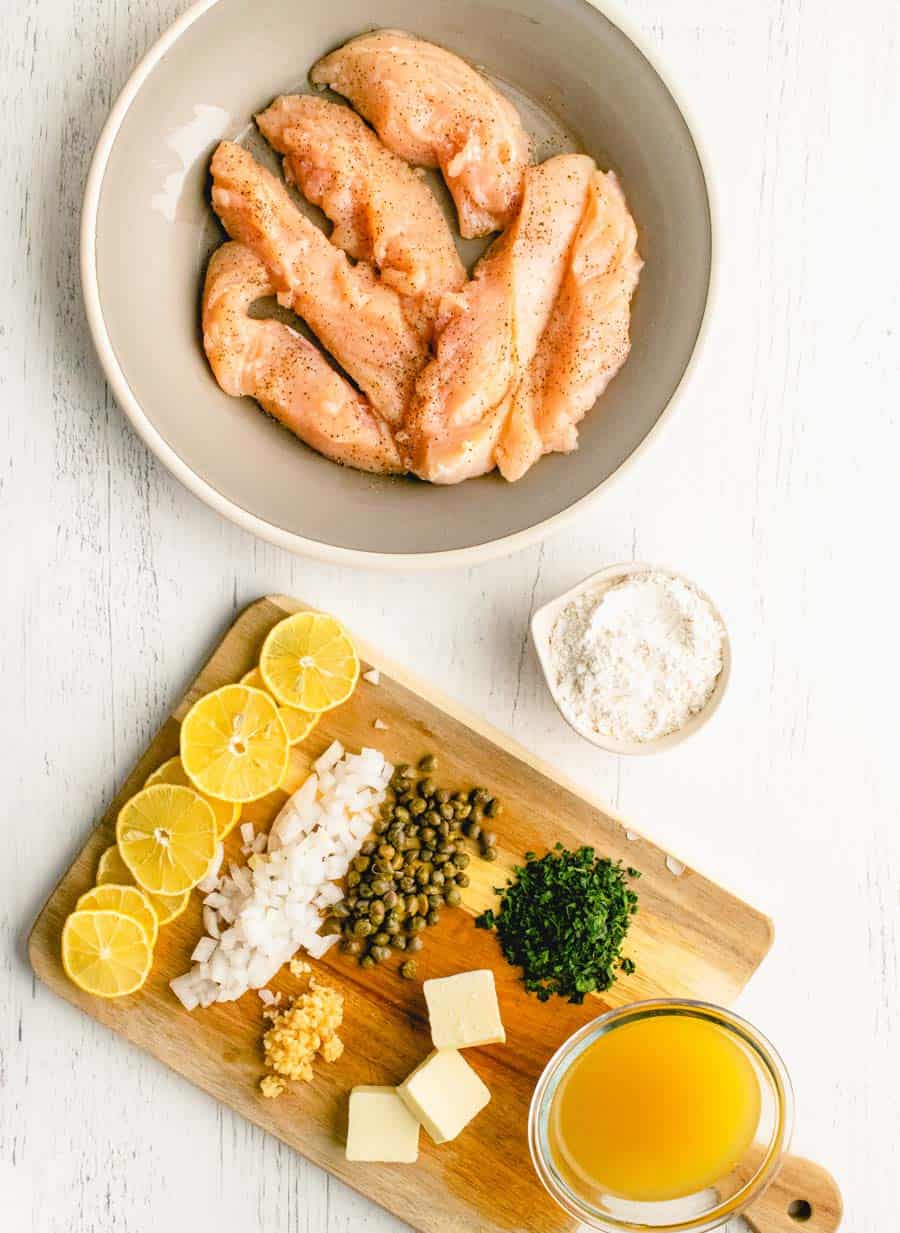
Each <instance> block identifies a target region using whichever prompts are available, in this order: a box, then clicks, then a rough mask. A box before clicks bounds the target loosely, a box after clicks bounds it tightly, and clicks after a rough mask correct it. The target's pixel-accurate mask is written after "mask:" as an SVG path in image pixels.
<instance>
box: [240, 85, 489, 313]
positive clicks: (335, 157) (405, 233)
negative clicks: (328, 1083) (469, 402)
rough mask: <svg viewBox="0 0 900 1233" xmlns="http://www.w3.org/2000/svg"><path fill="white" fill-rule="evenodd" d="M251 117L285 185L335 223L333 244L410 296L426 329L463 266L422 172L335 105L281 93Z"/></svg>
mask: <svg viewBox="0 0 900 1233" xmlns="http://www.w3.org/2000/svg"><path fill="white" fill-rule="evenodd" d="M256 122H257V124H258V125H259V127H260V131H261V132H262V134H263V136H264V137H265V138H266V140H267V141H268V142H270V144H271V145H272V146H274V148H275V149H276V150H277V151H278V152H279V154H283V155H284V171H285V177H286V178H287V180H288V183H292V184H296V185H297V187H298V188H299V189H300V191H301V192H302V193H303V195H304V196H305V197H307V198H308V199H309V200H310V201H311V202H313V204H314V205H317V206H319V207H320V208H321V209H322V210H323V212H324V213H325V214H326V216H327V217H328V218H329V219H330V220H331V221H332V223H333V224H334V230H333V231H332V233H331V242H332V244H336V245H337V246H338V247H339V248H342V249H343V250H344V252H345V253H347V254H349V256H351V257H353V258H354V259H355V260H357V261H369V262H371V263H372V264H374V265H376V266H377V267H378V269H379V271H380V273H381V281H382V282H383V283H385V284H387V286H389V287H393V289H394V290H395V291H397V292H398V293H399V294H400V295H401V296H403V297H404V299H405V300H408V301H409V310H410V314H411V315H412V316H413V317H414V318H415V316H416V314H422V315H423V316H424V319H425V322H426V326H425V329H426V330H427V332H429V333H430V331H431V329H432V327H433V322H434V317H435V314H436V312H437V307H438V302H439V300H440V298H441V296H442V295H443V294H444V293H445V292H447V291H459V289H460V288H461V287H462V286H463V284H464V283H465V281H466V271H465V267H464V266H463V264H462V262H461V261H460V259H459V254H458V253H457V251H456V245H455V244H454V242H453V236H452V235H451V234H450V228H449V227H448V226H447V221H446V219H445V218H444V215H443V212H442V211H441V208H440V206H439V205H438V202H437V199H436V198H435V196H434V193H432V191H431V189H430V188H429V187H428V185H427V184H426V183H425V181H424V180H423V179H422V178H421V175H418V174H417V173H416V172H415V171H414V170H413V169H412V168H411V167H410V166H409V164H408V163H405V162H404V161H403V159H402V158H398V157H397V155H396V154H392V153H391V152H390V150H388V149H387V147H386V146H385V145H384V144H383V143H382V142H381V141H379V139H378V137H377V136H376V135H375V133H373V132H372V130H371V129H370V128H369V127H368V125H367V124H366V123H365V122H364V121H363V120H361V119H360V118H359V116H358V115H357V114H356V113H355V112H354V111H351V110H350V108H349V107H344V106H342V105H341V104H339V103H330V102H328V101H327V100H326V99H323V98H316V97H314V96H313V95H309V94H305V95H299V94H290V95H285V96H284V97H282V98H279V99H276V100H275V102H274V103H273V104H272V106H271V107H269V108H267V110H266V111H264V112H262V114H261V115H258V116H257V117H256Z"/></svg>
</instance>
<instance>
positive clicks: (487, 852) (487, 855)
mask: <svg viewBox="0 0 900 1233" xmlns="http://www.w3.org/2000/svg"><path fill="white" fill-rule="evenodd" d="M481 859H482V860H483V861H495V860H496V859H497V849H496V848H485V849H484V851H483V852H482V854H481Z"/></svg>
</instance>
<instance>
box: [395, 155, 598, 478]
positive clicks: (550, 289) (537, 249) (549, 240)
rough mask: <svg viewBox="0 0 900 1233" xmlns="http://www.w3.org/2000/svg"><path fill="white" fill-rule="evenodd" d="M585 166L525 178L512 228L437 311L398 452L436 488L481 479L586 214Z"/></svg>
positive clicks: (590, 167) (576, 159)
mask: <svg viewBox="0 0 900 1233" xmlns="http://www.w3.org/2000/svg"><path fill="white" fill-rule="evenodd" d="M593 172H594V164H593V162H592V160H591V159H590V158H588V157H586V156H585V155H580V154H564V155H560V156H558V157H557V158H552V159H549V160H548V161H547V162H546V163H542V164H541V165H540V166H539V167H529V168H528V170H527V172H526V176H525V190H524V194H523V198H522V208H521V211H520V212H519V215H518V217H517V218H516V220H515V222H513V223H512V224H511V225H510V227H509V228H508V229H507V230H506V231H505V232H504V234H503V235H502V236H501V237H500V238H499V239H498V240H497V241H496V242H495V243H494V244H493V245H492V247H491V248H490V250H489V251H488V252H487V253H486V254H485V256H484V257H483V258H482V259H481V261H480V262H479V263H478V265H477V266H476V268H475V273H474V275H473V278H472V280H471V282H469V283H468V284H467V285H466V287H465V288H464V290H463V291H462V292H461V293H460V294H458V295H448V296H446V297H445V300H444V302H443V304H442V306H441V312H440V314H439V317H438V327H437V335H436V352H437V354H436V356H435V358H434V360H432V362H431V363H430V364H429V365H428V366H427V367H426V368H425V370H424V371H423V373H422V375H421V377H420V378H419V380H418V382H417V383H416V392H415V397H414V398H413V401H412V404H411V406H410V409H409V413H408V415H407V417H406V421H405V424H404V427H403V429H402V430H401V432H400V433H398V440H399V441H400V443H401V447H402V448H403V450H404V452H405V453H406V454H407V457H408V461H409V464H410V467H411V469H412V470H414V471H415V472H416V474H418V475H419V476H421V477H422V478H423V479H427V480H431V481H432V482H433V483H438V484H455V483H458V482H459V481H460V480H464V479H468V478H470V477H471V476H473V475H483V474H484V473H485V472H486V471H490V470H491V469H492V467H493V466H494V465H495V457H494V451H495V447H496V445H497V441H498V438H499V436H500V433H501V431H502V429H503V427H504V424H505V422H506V419H507V416H508V414H509V409H510V400H511V398H512V395H513V394H514V392H515V390H516V388H517V386H518V384H519V381H520V379H521V377H522V375H523V374H524V372H525V370H526V369H527V367H528V365H529V364H530V363H531V360H532V358H533V356H534V353H535V350H536V348H537V346H538V342H539V340H540V338H541V335H542V333H543V331H544V328H545V326H546V325H547V321H548V319H549V317H550V313H551V310H552V308H553V305H554V302H555V300H556V298H557V294H558V292H559V288H560V285H561V283H562V280H563V276H564V274H565V271H566V265H567V261H568V257H569V250H570V249H571V247H572V242H573V240H574V237H575V234H576V232H577V230H578V226H579V223H580V222H581V219H582V215H583V214H584V209H585V202H586V197H587V191H588V186H589V184H590V181H591V176H592V174H593Z"/></svg>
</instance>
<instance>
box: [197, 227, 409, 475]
mask: <svg viewBox="0 0 900 1233" xmlns="http://www.w3.org/2000/svg"><path fill="white" fill-rule="evenodd" d="M273 290H274V283H273V280H272V277H271V275H270V274H269V271H268V270H267V269H266V267H265V266H264V265H263V263H262V262H261V261H260V260H259V258H258V257H256V256H254V254H253V253H252V252H251V251H250V250H249V249H248V248H245V247H244V245H243V244H235V243H231V244H223V245H222V247H221V248H220V249H218V251H217V252H215V253H214V254H213V257H212V260H211V261H210V263H209V269H208V270H207V273H206V284H205V286H204V289H203V346H204V348H205V350H206V354H207V357H208V359H209V362H210V365H211V366H212V370H213V372H214V374H215V377H216V380H217V381H218V383H219V385H220V386H221V387H222V389H223V390H224V391H225V393H226V394H231V395H233V396H234V397H239V396H241V395H248V396H249V397H250V398H255V399H256V400H257V402H258V403H260V405H261V406H262V407H263V409H264V410H266V411H268V413H269V414H270V415H272V416H274V417H275V419H277V420H279V421H280V422H281V423H282V424H284V425H285V427H286V428H289V429H290V430H291V432H293V433H295V434H296V435H297V436H298V437H299V438H300V439H301V441H305V442H306V444H307V445H310V446H312V448H313V449H314V450H318V452H319V453H320V454H324V455H325V457H326V458H330V459H332V460H333V461H334V462H341V463H346V464H347V465H348V466H351V467H357V468H358V469H359V470H362V471H377V472H397V471H402V470H403V469H404V468H403V464H402V463H401V461H400V455H399V453H398V451H397V447H396V445H395V444H394V439H393V437H392V436H391V432H390V429H389V428H388V426H387V424H386V423H385V422H384V421H383V420H382V419H381V417H380V416H379V415H377V414H376V413H375V412H374V411H372V409H371V407H370V406H369V404H368V403H367V402H366V400H365V398H363V396H362V395H361V394H360V393H358V392H357V391H356V390H355V389H354V388H353V386H352V385H350V383H349V381H345V380H344V378H343V377H342V376H341V375H340V374H339V373H337V372H335V370H334V369H333V368H332V367H331V365H330V364H329V363H328V361H327V360H326V358H325V356H324V355H322V353H321V352H320V351H319V350H318V349H317V348H316V347H314V346H313V345H312V344H311V343H309V342H307V340H306V339H305V338H303V337H301V335H299V334H298V333H296V331H294V330H292V329H291V328H290V327H289V326H287V325H284V324H282V323H281V322H280V321H264V320H255V319H253V318H252V317H249V316H248V315H247V314H248V309H249V308H250V305H251V304H252V303H253V302H254V300H258V299H259V298H260V297H261V296H264V295H271V294H272V292H273Z"/></svg>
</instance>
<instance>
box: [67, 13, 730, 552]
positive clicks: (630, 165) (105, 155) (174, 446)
mask: <svg viewBox="0 0 900 1233" xmlns="http://www.w3.org/2000/svg"><path fill="white" fill-rule="evenodd" d="M603 8H604V12H602V13H601V12H600V11H598V9H596V8H594V7H592V6H591V5H590V4H588V3H586V0H514V3H513V4H509V3H508V2H507V0H458V2H457V3H455V4H452V5H451V4H446V3H443V2H442V0H379V3H378V4H376V5H374V6H373V5H372V4H371V3H366V2H365V0H331V3H329V4H327V5H311V6H310V5H305V6H304V5H298V4H297V0H254V3H252V4H248V3H247V0H199V3H197V4H195V5H194V6H193V8H191V9H190V10H188V12H187V13H185V14H184V15H183V16H182V17H181V18H180V19H179V20H178V21H177V22H176V23H175V25H173V26H172V28H171V29H170V30H169V31H168V32H167V33H166V34H164V35H163V37H162V38H161V39H160V40H159V42H158V43H157V44H156V45H155V46H154V47H153V48H152V49H151V50H150V51H149V52H148V53H147V55H146V56H145V57H144V59H143V60H142V61H141V63H140V64H139V65H138V67H137V68H136V69H135V71H134V73H133V74H132V76H131V78H130V79H129V81H128V82H127V84H126V86H125V88H124V90H123V91H122V94H121V95H120V97H119V99H118V100H117V102H116V104H115V106H114V108H113V111H112V114H111V115H110V118H109V120H108V122H107V124H106V126H105V128H104V130H103V132H102V134H101V137H100V140H99V143H98V146H97V150H96V153H95V156H94V160H93V163H92V166H91V171H90V175H89V178H88V183H87V188H86V192H85V200H84V212H83V218H82V251H81V268H82V282H83V287H84V297H85V304H86V308H87V315H88V321H89V323H90V328H91V331H92V334H93V337H94V341H95V344H96V347H97V352H98V355H99V357H100V360H101V363H102V364H103V367H104V369H105V371H106V375H107V377H108V379H109V382H110V385H111V387H112V390H113V392H114V394H115V396H116V398H117V400H118V402H119V403H120V405H121V406H122V407H123V409H124V410H125V412H126V414H127V415H128V417H129V419H130V420H131V422H132V424H133V426H134V427H135V429H136V431H137V432H138V433H139V434H140V436H141V437H142V438H143V440H144V441H145V442H146V443H147V445H148V446H149V447H150V448H151V449H152V450H153V451H154V453H155V454H156V455H157V456H158V457H159V458H160V459H161V461H162V462H163V463H164V464H165V465H166V466H167V467H168V468H169V469H170V470H171V472H172V473H173V474H174V475H175V476H176V477H177V478H178V479H179V480H181V482H182V483H184V484H185V485H186V486H187V487H188V488H189V489H190V490H191V491H192V492H194V493H195V494H196V495H197V496H199V497H200V498H201V499H202V500H204V501H206V502H207V503H208V504H209V505H211V506H212V507H213V508H214V509H216V510H217V511H218V512H220V513H222V514H224V515H225V516H227V517H229V518H231V519H232V520H233V521H234V522H236V523H238V524H239V525H240V526H242V527H244V528H245V529H247V530H249V531H252V532H254V533H255V534H257V535H260V536H262V537H263V538H265V539H268V540H270V541H272V542H273V543H275V544H278V545H281V546H282V547H285V548H288V549H291V550H293V551H297V552H304V553H308V554H310V555H313V556H316V557H319V558H323V559H327V560H331V561H335V562H338V563H343V564H350V565H378V566H386V567H407V568H408V567H418V566H429V565H436V564H449V565H459V564H466V565H469V564H472V563H474V562H476V561H479V560H484V559H487V558H489V557H493V556H497V555H500V554H502V553H507V552H511V551H513V550H515V549H519V548H523V547H525V546H527V545H529V544H532V543H534V542H536V541H537V540H539V539H541V538H543V537H544V536H545V535H546V534H548V533H549V532H551V531H555V530H556V529H558V528H559V527H560V526H562V525H563V524H564V523H565V522H566V521H567V520H568V519H570V518H571V517H572V516H573V515H574V514H575V513H576V512H577V511H578V510H581V509H583V508H584V507H585V506H586V505H587V503H588V502H590V501H592V500H594V499H595V498H596V497H597V496H598V494H599V493H600V492H601V491H602V489H603V488H604V487H605V486H606V485H607V484H608V483H610V482H611V481H612V479H613V478H614V477H615V476H616V475H619V474H621V472H622V469H623V467H624V466H625V465H626V464H628V463H630V462H631V461H633V460H634V459H636V458H637V457H639V456H640V453H641V452H642V451H643V450H644V449H646V448H647V446H648V444H649V442H650V441H651V440H652V438H653V437H654V436H655V435H656V433H657V432H658V431H659V428H660V426H661V425H662V423H663V422H664V420H665V418H666V417H667V416H668V415H670V414H671V412H672V409H673V407H674V406H675V402H676V396H677V398H683V397H684V395H685V393H686V391H687V388H688V381H689V379H690V378H691V377H692V376H693V374H694V373H695V371H696V365H697V355H698V353H699V350H700V343H701V341H702V338H703V335H704V331H705V324H706V321H707V319H708V316H709V313H708V305H709V302H710V296H711V287H712V282H713V240H712V236H713V223H712V210H711V205H710V194H709V188H708V175H707V174H706V172H705V169H704V166H703V163H702V161H701V156H700V153H699V151H698V148H697V141H696V136H695V130H694V127H693V126H690V127H689V126H688V123H687V121H686V120H685V118H684V114H683V108H682V107H681V106H680V105H679V103H678V102H676V99H675V97H674V96H673V93H672V91H671V90H670V89H669V87H668V86H667V84H666V83H665V82H664V81H663V80H662V78H661V77H660V75H659V73H658V72H657V70H656V69H655V68H654V67H653V65H652V64H651V63H650V61H649V59H648V58H647V56H646V55H645V54H644V53H643V52H642V51H641V49H640V47H639V46H638V43H637V40H636V39H635V38H634V37H633V36H630V35H629V34H628V33H627V32H626V31H627V20H626V19H625V18H624V17H623V16H620V14H619V12H618V8H617V0H609V3H605V0H604V3H603ZM374 26H392V27H402V28H406V29H409V30H412V31H414V32H415V33H417V34H420V35H421V36H423V37H424V38H430V39H433V40H435V41H437V42H439V43H442V44H444V45H446V46H447V47H449V48H451V49H452V50H454V51H456V52H458V53H459V54H461V55H463V56H465V57H467V58H468V59H470V60H471V61H473V62H474V63H477V64H478V65H479V66H481V67H482V68H483V69H484V71H486V72H487V73H488V74H489V75H490V76H491V77H492V78H493V79H494V80H495V81H496V83H497V84H498V86H499V88H501V89H502V90H504V91H505V92H506V93H507V94H508V95H509V96H510V97H511V98H513V99H514V100H515V101H516V102H517V104H518V105H519V106H520V108H521V110H522V112H523V115H524V117H525V120H526V126H527V127H528V128H529V129H530V130H531V131H532V133H533V134H534V135H535V136H536V138H537V139H538V146H537V157H538V158H539V159H541V158H545V157H547V156H548V155H549V154H551V153H553V152H557V151H559V150H560V149H564V148H582V149H584V150H586V151H587V152H588V153H589V154H591V155H593V156H594V157H595V158H596V159H597V161H598V163H600V165H601V166H603V167H604V168H607V167H610V168H612V169H614V170H615V171H616V172H617V173H618V174H619V177H620V179H621V181H622V183H623V185H624V188H625V191H626V194H627V197H628V201H629V205H630V207H631V209H632V211H633V213H634V216H635V219H636V221H637V224H638V231H639V245H640V250H641V254H642V256H643V257H644V259H645V262H646V264H645V267H644V271H643V273H642V276H641V282H640V286H639V288H638V291H637V294H636V296H635V299H634V303H633V318H632V340H633V346H632V351H631V355H630V357H629V359H628V362H627V363H626V364H625V366H624V368H623V369H622V371H621V372H620V373H619V374H618V376H617V377H616V379H615V380H614V381H613V382H612V383H611V385H610V387H609V389H608V390H607V391H606V393H605V394H604V396H603V398H602V400H601V403H600V404H599V405H598V407H597V408H595V409H594V411H593V412H591V413H589V414H588V416H587V417H586V419H585V421H584V424H583V426H582V432H581V440H582V444H581V448H580V449H579V450H578V451H577V452H576V453H574V454H571V455H567V456H562V455H555V456H550V457H547V458H545V459H543V460H542V461H541V462H540V463H539V464H538V465H537V466H536V467H534V468H533V470H532V471H531V472H530V473H529V474H528V475H527V476H525V477H524V479H522V480H520V481H519V482H518V483H516V484H512V485H508V484H506V483H505V482H504V481H502V480H500V479H499V478H498V477H496V476H485V477H482V478H481V479H477V480H470V481H469V482H468V483H465V484H460V485H456V486H452V487H449V488H447V487H443V488H442V487H439V486H434V485H429V484H422V483H419V482H417V481H414V480H408V479H395V478H394V479H392V478H386V477H376V476H370V475H365V474H362V473H360V472H355V471H352V470H350V469H348V468H341V467H337V466H335V465H334V464H332V463H329V462H327V461H325V460H324V459H322V458H321V457H320V456H318V455H317V454H315V453H313V452H312V451H311V450H309V449H307V448H306V447H305V446H303V445H302V444H300V442H298V441H297V440H296V439H295V438H294V437H292V436H291V435H290V434H289V433H288V432H287V431H286V430H284V429H283V428H281V427H280V426H279V425H277V424H275V423H274V421H272V420H270V419H268V418H267V417H266V416H264V415H263V414H262V413H261V412H259V410H258V409H257V408H256V407H255V406H253V405H252V404H251V403H250V402H249V401H248V400H239V399H231V398H228V397H227V396H226V395H225V394H223V393H222V391H221V390H220V389H219V388H218V386H217V385H216V383H215V381H214V380H213V378H212V375H211V373H210V371H209V368H208V365H207V363H206V359H205V356H204V355H203V350H202V347H201V345H200V336H199V325H198V299H199V291H200V285H201V281H202V277H203V271H204V268H205V264H206V261H207V258H208V256H209V254H210V252H211V251H212V249H213V248H214V247H216V245H217V244H218V243H219V242H220V241H221V240H222V239H223V238H224V237H223V235H222V233H221V231H220V230H219V228H218V225H217V223H216V221H215V219H214V217H213V215H212V212H211V210H210V207H209V204H208V199H207V188H208V167H209V158H210V155H211V153H212V151H213V149H214V148H215V145H216V143H217V142H218V140H220V139H221V138H226V137H227V138H235V139H238V140H241V141H246V142H248V144H251V145H253V146H254V151H255V152H256V153H258V154H260V155H263V154H265V155H267V156H268V157H269V158H270V164H269V165H270V166H271V167H273V168H274V167H275V165H276V164H275V160H274V159H273V158H271V154H270V152H267V151H266V150H265V147H264V143H263V142H262V141H261V139H258V138H257V139H255V136H254V132H253V126H252V122H251V118H252V116H253V115H254V114H255V113H256V112H257V111H259V110H260V109H261V108H262V107H264V106H266V105H267V104H268V103H269V102H270V101H271V100H272V98H273V97H274V96H275V95H277V94H279V93H284V92H289V91H295V90H306V89H308V88H309V87H308V84H307V80H306V74H307V72H308V70H309V68H310V66H311V65H312V63H313V62H314V61H315V60H316V59H317V58H318V57H319V56H321V55H322V54H323V53H324V52H326V51H328V50H330V49H331V48H333V47H335V46H336V45H338V44H340V43H341V42H343V41H344V40H346V39H347V38H349V37H351V36H352V35H354V34H358V33H360V32H361V31H362V30H365V29H369V28H372V27H374ZM236 66H239V71H236ZM254 142H256V143H255V144H254ZM464 256H465V257H466V258H468V259H469V260H471V259H472V257H473V253H472V251H471V249H469V250H468V251H465V250H464Z"/></svg>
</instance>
